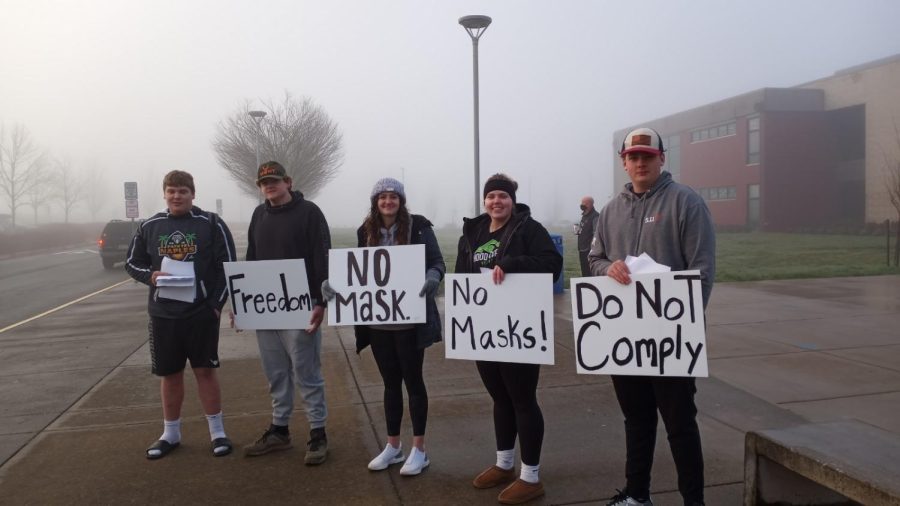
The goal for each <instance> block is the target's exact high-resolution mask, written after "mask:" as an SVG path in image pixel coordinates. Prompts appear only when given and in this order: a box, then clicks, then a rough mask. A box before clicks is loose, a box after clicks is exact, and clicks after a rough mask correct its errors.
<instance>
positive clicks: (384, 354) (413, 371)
mask: <svg viewBox="0 0 900 506" xmlns="http://www.w3.org/2000/svg"><path fill="white" fill-rule="evenodd" d="M371 332H372V334H371V345H372V354H373V355H375V363H376V364H378V372H380V373H381V379H382V381H384V419H385V421H386V422H387V434H388V436H399V435H400V422H401V421H402V420H403V383H406V394H407V395H408V396H409V417H410V418H411V419H412V426H413V435H414V436H424V435H425V423H426V421H427V420H428V392H427V391H426V390H425V380H424V379H423V378H422V363H423V362H424V361H425V350H424V349H419V347H418V346H417V343H416V331H415V329H409V330H378V329H374V328H373V329H372V330H371Z"/></svg>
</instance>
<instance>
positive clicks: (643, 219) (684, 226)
mask: <svg viewBox="0 0 900 506" xmlns="http://www.w3.org/2000/svg"><path fill="white" fill-rule="evenodd" d="M641 253H647V254H648V255H650V256H651V257H653V259H654V260H656V261H657V262H658V263H661V264H663V265H668V266H669V267H671V268H672V270H673V271H685V270H699V271H700V276H701V280H700V284H701V287H702V292H703V306H704V307H706V304H707V303H708V302H709V296H710V294H711V293H712V286H713V280H714V278H715V273H716V236H715V229H714V227H713V221H712V216H711V215H710V213H709V208H707V207H706V203H705V202H704V201H703V199H702V198H700V196H699V195H697V193H696V192H695V191H694V190H693V189H691V188H690V187H689V186H685V185H682V184H679V183H676V182H675V181H674V180H673V179H672V175H671V174H669V172H667V171H663V172H662V173H661V174H660V176H659V179H657V180H656V183H654V184H653V186H652V187H651V188H650V189H649V190H647V191H646V192H645V193H644V194H643V195H637V194H635V193H634V191H633V186H632V184H631V183H628V184H626V185H625V189H624V190H623V191H622V193H620V194H619V195H618V196H616V198H615V199H613V200H611V201H610V202H609V203H608V204H607V205H606V206H605V207H604V208H603V210H601V211H600V216H599V217H598V218H597V229H596V230H595V231H594V244H593V246H592V247H591V252H590V253H589V254H588V262H589V263H590V266H591V273H592V274H593V275H595V276H605V275H606V270H607V269H608V268H609V266H610V265H611V264H612V263H613V262H614V261H616V260H625V257H626V256H628V255H632V256H639V255H640V254H641Z"/></svg>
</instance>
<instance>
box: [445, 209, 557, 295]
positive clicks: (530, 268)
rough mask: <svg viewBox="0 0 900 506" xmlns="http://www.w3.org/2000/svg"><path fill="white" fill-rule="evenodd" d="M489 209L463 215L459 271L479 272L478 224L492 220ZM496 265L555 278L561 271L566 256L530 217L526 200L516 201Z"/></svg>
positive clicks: (457, 260)
mask: <svg viewBox="0 0 900 506" xmlns="http://www.w3.org/2000/svg"><path fill="white" fill-rule="evenodd" d="M490 221H491V217H490V216H488V215H487V214H486V213H485V214H482V215H480V216H477V217H475V218H463V235H462V236H461V237H460V238H459V247H458V254H457V256H456V269H455V271H456V272H457V273H469V274H477V273H478V272H479V269H478V268H477V267H476V266H475V264H474V263H473V262H472V252H473V251H474V249H475V248H476V247H478V245H477V244H474V242H475V241H476V240H478V228H479V227H480V226H485V225H486V224H488V223H490ZM496 265H499V266H500V268H501V269H503V272H505V273H507V274H512V273H542V272H547V273H550V274H553V279H554V280H555V279H556V278H558V277H559V275H560V273H561V272H562V265H563V258H562V255H560V254H559V251H557V250H556V245H555V244H553V240H552V239H550V234H549V233H548V232H547V229H545V228H544V226H543V225H541V224H540V223H538V222H537V221H535V220H534V219H532V218H531V209H529V208H528V206H526V205H525V204H516V209H515V212H514V213H513V215H512V216H511V217H510V219H509V223H507V224H506V231H505V232H504V234H503V237H502V239H501V240H500V251H499V252H498V253H497V260H496Z"/></svg>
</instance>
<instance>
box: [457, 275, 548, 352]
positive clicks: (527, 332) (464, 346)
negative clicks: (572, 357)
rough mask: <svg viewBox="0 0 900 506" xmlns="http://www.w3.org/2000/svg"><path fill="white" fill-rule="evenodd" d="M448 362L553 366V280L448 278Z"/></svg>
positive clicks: (541, 277) (539, 277) (531, 277)
mask: <svg viewBox="0 0 900 506" xmlns="http://www.w3.org/2000/svg"><path fill="white" fill-rule="evenodd" d="M444 286H445V288H444V341H445V345H444V350H445V351H446V357H447V358H458V359H464V360H492V361H496V362H516V363H521V364H548V365H552V364H553V360H554V357H553V276H552V275H550V274H507V275H506V276H505V278H504V279H503V283H502V284H499V285H495V284H494V282H493V281H492V279H491V276H490V274H447V276H446V278H444Z"/></svg>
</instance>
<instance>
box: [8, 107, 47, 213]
mask: <svg viewBox="0 0 900 506" xmlns="http://www.w3.org/2000/svg"><path fill="white" fill-rule="evenodd" d="M43 158H44V155H43V152H42V150H41V148H39V147H38V146H37V145H36V144H35V143H34V142H33V141H32V140H31V134H30V133H29V132H28V129H27V128H25V126H24V125H22V124H16V125H14V126H13V127H12V129H11V130H9V131H7V129H6V128H5V127H4V126H3V125H2V124H0V190H2V192H3V195H4V196H6V200H7V203H8V205H9V212H10V215H11V218H12V226H13V228H15V227H16V209H17V208H18V207H19V206H21V205H22V204H23V202H22V198H23V197H24V196H25V195H26V194H27V193H28V191H29V190H30V189H31V187H32V186H34V185H36V184H43V181H42V179H43V178H42V177H40V176H41V174H40V173H41V171H42V168H43Z"/></svg>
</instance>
